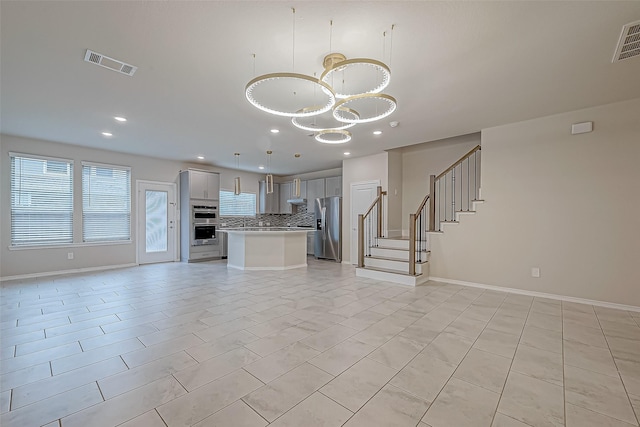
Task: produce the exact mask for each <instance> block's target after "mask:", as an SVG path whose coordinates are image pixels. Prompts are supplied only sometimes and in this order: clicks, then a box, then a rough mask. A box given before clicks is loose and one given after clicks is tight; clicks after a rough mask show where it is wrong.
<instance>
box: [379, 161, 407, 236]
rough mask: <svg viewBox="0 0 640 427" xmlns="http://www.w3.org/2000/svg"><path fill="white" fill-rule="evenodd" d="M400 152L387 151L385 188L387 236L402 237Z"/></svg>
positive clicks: (401, 166)
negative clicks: (387, 183) (387, 180)
mask: <svg viewBox="0 0 640 427" xmlns="http://www.w3.org/2000/svg"><path fill="white" fill-rule="evenodd" d="M402 168H403V165H402V152H401V151H400V150H390V151H388V176H389V185H388V187H387V188H385V187H383V189H384V190H386V191H387V198H386V202H385V203H386V206H387V236H389V237H392V236H402V234H403V233H402V216H403V215H402V197H403V191H402V190H403V185H402Z"/></svg>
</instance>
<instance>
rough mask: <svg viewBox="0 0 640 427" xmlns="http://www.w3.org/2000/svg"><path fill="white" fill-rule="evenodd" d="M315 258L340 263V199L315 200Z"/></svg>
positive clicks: (336, 197)
mask: <svg viewBox="0 0 640 427" xmlns="http://www.w3.org/2000/svg"><path fill="white" fill-rule="evenodd" d="M314 206H315V211H316V212H315V213H316V231H315V239H314V240H315V241H314V245H315V251H314V254H315V257H316V258H324V259H332V260H335V261H337V262H341V261H342V198H341V197H338V196H334V197H325V198H324V199H316V200H315V204H314Z"/></svg>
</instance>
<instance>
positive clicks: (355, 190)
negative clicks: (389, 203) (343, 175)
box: [350, 181, 380, 264]
mask: <svg viewBox="0 0 640 427" xmlns="http://www.w3.org/2000/svg"><path fill="white" fill-rule="evenodd" d="M379 185H380V181H366V182H355V183H353V184H351V254H350V255H351V264H358V215H360V214H364V213H365V212H366V211H367V209H369V206H371V203H373V201H374V200H375V199H376V197H377V196H378V186H379Z"/></svg>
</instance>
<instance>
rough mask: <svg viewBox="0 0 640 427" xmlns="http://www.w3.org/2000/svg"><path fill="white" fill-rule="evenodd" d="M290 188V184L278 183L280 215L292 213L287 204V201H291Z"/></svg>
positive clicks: (291, 185) (291, 184)
mask: <svg viewBox="0 0 640 427" xmlns="http://www.w3.org/2000/svg"><path fill="white" fill-rule="evenodd" d="M292 187H293V183H292V182H282V183H280V213H281V214H290V213H292V212H293V208H292V206H291V203H289V202H287V200H289V199H291V189H292Z"/></svg>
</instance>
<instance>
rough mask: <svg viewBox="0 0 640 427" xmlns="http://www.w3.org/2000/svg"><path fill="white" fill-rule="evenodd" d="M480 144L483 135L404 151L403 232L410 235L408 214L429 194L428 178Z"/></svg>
mask: <svg viewBox="0 0 640 427" xmlns="http://www.w3.org/2000/svg"><path fill="white" fill-rule="evenodd" d="M478 144H480V134H479V133H474V134H470V135H463V136H458V137H454V138H447V139H442V140H438V141H432V142H426V143H424V144H418V145H412V146H409V147H405V148H403V149H402V189H403V197H402V229H403V233H404V235H408V234H409V214H412V213H415V212H416V209H418V206H419V205H420V203H421V202H422V200H423V199H424V197H425V196H426V195H427V193H428V192H429V175H436V176H437V175H439V174H440V173H442V172H444V171H445V170H446V169H447V168H448V167H449V166H451V165H452V164H453V163H455V162H456V161H457V160H458V159H460V158H461V157H462V156H464V155H465V154H466V153H467V152H469V151H470V150H471V149H472V148H473V147H475V146H476V145H478Z"/></svg>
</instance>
